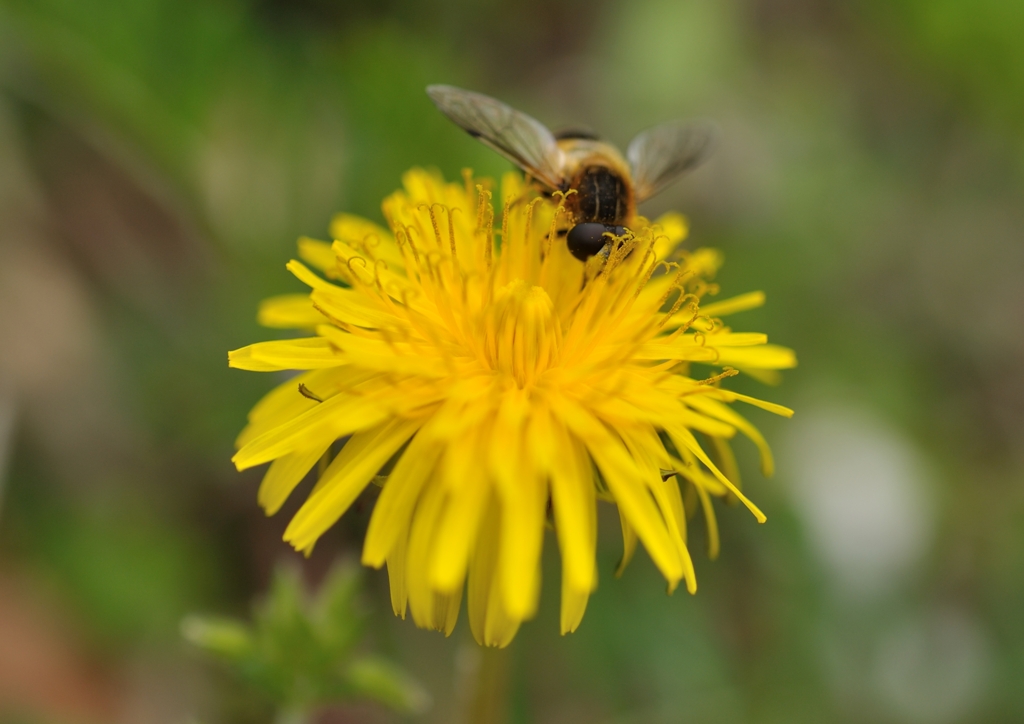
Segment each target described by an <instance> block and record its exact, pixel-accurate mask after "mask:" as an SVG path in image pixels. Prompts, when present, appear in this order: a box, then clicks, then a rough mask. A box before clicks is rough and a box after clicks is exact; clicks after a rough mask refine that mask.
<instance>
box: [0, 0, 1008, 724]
mask: <svg viewBox="0 0 1024 724" xmlns="http://www.w3.org/2000/svg"><path fill="white" fill-rule="evenodd" d="M1021 38H1024V3H1020V2H1018V1H1016V0H975V2H972V3H964V2H958V1H957V0H893V1H890V2H883V1H882V0H855V1H851V2H839V1H838V0H632V1H631V2H629V3H614V2H611V1H610V0H589V1H584V0H560V1H558V2H554V1H553V0H544V1H542V0H522V1H521V2H518V3H511V2H498V1H497V0H482V1H481V0H477V1H474V0H453V1H450V2H445V3H439V2H433V3H431V2H425V3H416V2H412V0H384V1H381V2H372V1H370V0H363V1H361V2H360V1H349V2H342V1H341V0H338V1H332V0H295V1H292V2H289V1H287V0H0V481H2V482H0V721H2V722H70V723H76V722H82V723H89V722H113V723H120V722H124V723H126V724H128V723H130V724H149V723H150V722H153V723H156V722H167V723H171V722H182V723H184V722H192V721H194V722H200V721H203V722H206V721H208V722H220V721H224V722H235V721H237V722H256V721H268V720H269V717H270V716H271V713H270V712H269V711H268V710H267V709H266V708H260V707H259V706H256V705H250V704H251V702H248V703H246V702H247V700H245V698H244V697H242V699H243V700H242V701H240V700H239V697H240V694H239V693H238V691H237V690H236V689H235V688H232V687H233V686H234V685H233V684H232V683H231V682H230V681H228V679H227V677H226V676H225V673H224V672H223V671H222V670H220V669H218V668H217V667H216V666H213V665H211V663H210V662H209V661H208V660H207V659H206V658H205V657H203V656H202V655H200V654H199V653H198V652H196V651H194V650H193V649H191V648H190V647H189V645H188V644H187V643H186V642H185V641H184V640H183V639H182V637H181V634H180V631H179V622H180V621H181V620H182V618H183V617H185V616H186V615H188V614H191V613H193V612H197V611H198V612H211V613H218V614H224V615H233V616H238V617H241V618H246V617H248V616H249V612H250V610H251V609H250V607H251V605H252V601H253V600H254V599H256V598H258V597H259V596H261V595H263V594H264V593H265V591H266V590H267V589H268V587H269V585H270V581H271V577H272V570H273V569H274V566H275V564H276V563H277V562H279V561H281V560H288V561H292V562H293V563H294V564H295V565H300V566H301V567H302V570H303V574H304V576H305V578H306V579H307V580H308V581H309V582H310V584H311V585H313V586H314V587H315V586H316V584H317V583H318V582H319V581H320V580H321V579H322V578H323V577H324V575H325V574H326V572H327V571H328V569H329V568H330V567H331V565H332V564H333V563H334V562H335V561H336V560H337V559H344V558H346V557H347V558H356V557H358V553H359V550H360V541H361V539H362V535H363V533H364V531H365V526H366V522H367V520H368V516H369V512H370V510H371V509H372V503H371V502H370V501H364V502H363V503H362V504H357V506H356V509H354V510H353V511H352V512H350V513H349V514H347V515H346V516H345V518H344V519H343V521H342V523H341V524H340V525H339V526H337V527H336V528H335V529H334V530H333V531H332V532H331V533H330V534H329V535H328V536H326V538H325V539H324V540H323V541H322V542H321V543H320V544H319V545H318V547H317V549H316V552H315V554H314V555H313V556H312V558H311V559H310V560H308V561H302V560H301V558H300V557H299V556H297V555H296V554H294V553H292V552H291V551H290V549H289V548H288V547H287V546H286V545H285V544H284V543H282V542H281V541H280V536H281V533H282V532H283V530H284V527H285V525H286V523H287V521H288V519H289V517H290V515H291V513H292V512H294V510H295V509H296V507H297V506H296V503H295V500H293V501H292V504H291V505H290V507H288V508H286V509H285V510H284V511H283V512H282V513H281V514H279V515H278V516H276V517H274V518H270V519H267V518H265V517H264V516H263V515H262V513H261V512H260V511H259V510H258V509H257V506H256V496H255V491H256V485H257V482H258V480H259V477H260V471H249V472H247V473H244V474H238V473H236V472H235V471H234V469H233V468H232V466H231V465H230V463H229V458H230V455H231V453H232V442H233V439H234V436H235V435H236V434H237V432H238V431H239V429H240V428H241V425H242V424H243V421H244V416H245V413H246V412H247V410H248V409H249V407H250V406H251V405H252V404H253V403H254V402H255V401H256V400H257V399H258V397H259V396H260V395H261V394H262V393H263V392H264V391H266V390H267V389H269V387H270V386H271V384H272V383H273V379H272V378H271V377H270V376H268V375H256V374H252V373H245V372H238V371H232V370H228V368H227V364H226V354H225V353H226V350H228V349H233V348H237V347H240V346H243V345H245V344H248V343H250V342H254V341H257V340H260V339H266V338H269V337H271V336H272V335H273V333H272V332H268V331H267V330H261V329H259V328H258V327H257V326H256V324H255V309H256V305H257V302H258V300H259V299H261V298H262V297H264V296H268V295H270V294H275V293H282V292H287V291H299V290H300V289H301V286H300V285H299V284H298V283H297V282H296V281H295V280H294V279H292V278H291V277H290V275H289V274H288V273H287V272H286V271H285V269H284V263H285V261H287V259H288V258H290V256H291V255H293V249H294V243H295V239H296V237H298V236H299V235H302V234H308V235H312V236H316V237H321V238H322V237H324V236H325V235H326V228H327V224H328V222H329V219H330V217H331V215H332V213H334V212H337V211H341V210H345V211H352V212H356V213H360V214H364V215H367V216H369V217H371V218H379V211H378V204H379V202H380V200H381V199H382V198H383V196H384V195H386V194H387V193H389V192H390V191H391V190H392V189H394V188H395V187H396V186H397V184H398V182H399V177H400V174H401V173H402V171H403V170H405V169H406V168H408V167H410V166H413V165H431V166H437V167H439V168H440V169H441V170H442V171H444V172H445V174H446V175H449V176H450V177H453V178H457V177H458V176H457V174H458V172H459V169H460V168H462V167H464V166H471V167H473V168H474V169H475V170H476V171H477V172H480V173H500V172H501V171H502V170H504V169H505V168H507V164H505V162H503V161H502V160H501V159H500V158H498V157H497V156H496V155H495V154H493V153H492V152H490V151H488V150H487V149H486V148H484V147H483V146H481V145H480V144H478V143H475V142H474V141H473V140H472V139H470V138H469V137H468V136H466V135H465V134H463V133H462V132H460V131H458V130H457V129H455V128H454V126H452V125H451V124H450V123H449V122H448V121H447V120H446V119H444V118H443V117H442V116H441V115H440V114H439V113H438V112H437V111H436V110H435V109H434V108H433V106H432V105H431V103H430V101H429V100H428V98H427V97H426V95H425V94H424V92H423V89H424V86H425V85H427V84H428V83H436V82H444V83H451V84H455V85H461V86H464V87H469V88H473V89H476V90H480V91H483V92H486V93H488V94H491V95H494V96H496V97H498V98H501V99H503V100H505V101H507V102H508V103H510V104H512V105H514V106H516V107H519V108H521V109H523V110H525V111H527V112H529V113H531V114H533V115H534V116H536V117H537V118H539V119H541V120H542V121H544V122H545V123H547V124H548V125H550V126H552V127H557V126H559V125H562V124H571V123H576V124H580V123H582V124H586V125H588V126H590V127H593V128H596V129H599V130H600V131H602V132H603V133H604V134H605V135H606V136H607V137H608V138H609V139H610V140H612V141H614V142H616V143H618V144H620V145H625V143H626V142H628V140H629V138H630V137H631V136H632V135H633V134H634V133H636V132H637V131H639V130H641V129H643V128H645V127H648V126H650V125H653V124H655V123H657V122H660V121H663V120H666V119H669V118H674V117H687V116H702V117H710V118H713V119H715V120H716V121H717V123H718V124H719V126H720V127H721V131H722V134H721V135H722V140H721V144H720V147H719V149H718V151H717V152H716V155H715V156H714V158H713V159H712V160H711V161H710V162H709V163H708V164H706V166H704V167H703V168H701V169H700V170H699V171H697V172H695V173H693V174H692V175H690V176H689V177H687V178H686V179H685V180H684V181H682V182H680V183H678V184H677V185H675V186H673V187H672V188H671V189H670V190H669V191H667V192H666V193H664V194H663V195H661V196H659V197H658V198H657V199H655V200H653V201H652V202H650V205H649V206H648V207H646V208H645V209H643V210H644V211H645V212H646V213H647V214H648V215H654V214H657V213H659V212H660V211H663V210H667V209H679V210H681V211H683V212H684V213H686V214H687V215H689V216H690V218H691V220H692V228H693V233H692V241H691V243H692V244H694V245H713V246H718V247H720V248H722V249H723V250H724V251H725V253H726V259H727V264H726V267H725V269H724V270H723V272H722V274H721V275H720V276H719V281H720V282H721V283H722V286H723V289H724V293H725V294H726V295H731V294H733V293H740V292H744V291H748V290H752V289H763V290H765V291H766V292H767V294H768V305H767V307H766V308H764V309H762V310H758V311H756V312H751V313H748V314H746V315H744V316H742V317H737V318H736V320H735V323H734V326H735V327H736V328H742V329H744V330H750V331H766V332H768V333H769V335H770V337H771V338H772V340H773V341H774V342H778V343H782V344H786V345H789V346H792V347H794V348H796V349H797V351H798V353H799V356H800V361H801V365H800V367H799V368H798V369H797V370H795V371H794V372H792V373H788V374H787V375H786V380H785V382H784V383H783V385H782V386H781V387H778V388H771V389H764V388H761V387H758V386H756V385H754V384H750V385H748V387H749V388H750V389H751V390H755V392H756V394H758V395H760V396H763V397H766V398H768V399H771V400H774V401H777V402H781V403H783V404H786V405H789V406H792V407H794V408H796V410H797V414H796V416H795V417H794V418H793V419H792V420H788V421H787V420H781V421H780V420H776V419H772V418H771V417H770V416H769V415H767V414H757V411H755V412H754V413H752V418H753V419H754V421H755V422H756V423H757V424H759V425H760V426H761V427H762V430H763V431H764V432H765V433H766V435H767V437H768V438H769V440H770V441H771V442H772V443H773V444H774V447H775V449H776V451H777V452H778V457H779V465H778V473H777V475H776V477H775V478H774V479H772V480H769V481H765V480H763V479H760V478H759V476H758V475H757V473H756V466H755V465H754V464H752V462H753V456H752V454H751V452H752V451H750V450H748V449H746V448H741V450H740V453H741V457H743V462H744V463H745V465H744V469H745V470H746V471H748V475H747V477H746V479H745V481H744V482H745V485H746V487H747V489H748V490H749V492H750V494H751V496H752V497H753V498H754V499H755V500H756V501H757V502H758V504H759V505H760V507H761V508H762V509H764V511H765V512H766V513H767V514H768V517H769V520H768V523H767V524H766V525H764V526H758V525H757V524H756V523H755V522H754V520H753V519H752V517H751V516H749V515H748V514H746V512H745V511H743V510H742V509H728V510H725V511H724V512H723V514H722V515H721V516H720V521H721V525H722V529H723V553H722V557H721V558H720V560H718V561H717V562H715V563H710V562H708V561H707V560H706V556H705V555H704V553H705V545H704V543H703V528H702V524H701V523H696V524H695V526H694V531H693V532H692V533H691V540H692V545H693V547H694V549H695V551H696V552H697V573H698V580H699V583H700V590H699V592H698V594H697V595H696V596H695V597H690V596H688V595H686V594H685V593H676V594H675V595H674V596H671V597H669V596H666V595H665V594H664V583H663V581H662V580H661V579H660V577H659V576H658V574H657V573H656V571H655V570H654V568H653V566H652V565H651V564H650V562H649V560H648V559H647V558H646V556H644V555H640V556H638V559H637V561H636V562H634V564H633V565H632V566H631V567H630V569H629V570H628V571H627V572H626V574H625V576H624V577H623V578H622V579H620V580H615V579H614V578H613V577H612V575H611V572H612V570H613V568H614V564H615V562H616V560H617V558H618V555H619V547H620V543H619V540H618V533H617V531H616V525H615V520H614V514H612V517H609V516H608V515H607V514H608V513H609V512H610V511H609V510H605V511H603V513H602V516H603V518H602V526H603V528H602V535H601V544H600V549H599V557H600V561H599V562H600V566H601V569H600V570H601V576H602V579H601V585H600V588H599V589H598V591H597V593H596V595H595V596H594V597H593V598H592V599H591V602H590V606H589V610H588V611H587V614H586V617H585V618H584V621H583V624H582V626H581V628H580V629H579V631H578V632H577V633H575V634H573V635H571V636H569V637H566V638H561V637H559V636H558V630H557V629H558V626H557V607H558V595H557V594H558V585H557V580H558V579H557V575H558V574H557V567H558V557H557V553H556V551H555V550H554V548H555V546H554V545H553V543H554V541H553V538H552V537H550V536H549V538H548V541H547V546H546V553H545V555H546V559H545V592H544V594H543V604H542V610H541V612H540V615H539V616H538V618H537V619H536V620H535V621H533V622H531V623H529V624H527V625H525V626H524V628H523V629H522V631H521V632H520V634H519V636H518V638H517V640H516V641H515V642H514V644H513V646H512V647H511V650H510V658H509V667H510V678H509V683H508V717H507V719H506V721H507V722H509V724H515V723H519V722H541V723H545V722H550V723H552V724H554V723H555V722H558V723H568V724H571V723H575V722H579V723H581V724H582V723H590V722H597V723H601V724H605V723H607V724H612V723H617V724H627V723H630V724H632V723H640V722H655V723H661V722H665V723H670V722H695V723H697V722H699V723H701V724H716V723H719V722H721V723H726V722H750V723H755V722H756V723H765V724H768V723H775V722H778V723H780V724H781V723H783V722H785V723H787V724H788V723H799V722H851V723H852V722H883V723H884V722H908V723H910V724H952V723H954V722H1019V721H1024V686H1022V683H1024V615H1022V614H1024V485H1022V483H1024V333H1022V332H1024V329H1022V327H1024V183H1022V181H1024V43H1022V42H1021ZM730 382H733V381H730ZM740 384H741V385H742V384H743V383H742V381H741V382H740ZM300 493H301V491H300ZM293 497H294V498H296V499H298V498H301V497H302V495H301V494H299V495H296V496H293ZM605 523H607V524H608V525H605ZM363 578H364V582H365V590H364V592H363V599H364V601H363V605H364V607H365V608H366V610H368V611H370V617H369V621H368V623H367V630H366V633H367V641H368V643H367V644H365V645H366V646H368V647H370V648H372V649H373V650H375V651H377V652H379V653H380V654H382V655H384V656H387V657H389V658H390V659H391V660H392V661H395V662H397V663H398V664H400V665H401V666H402V667H404V668H405V669H406V670H407V671H408V672H410V673H411V674H412V676H414V677H415V678H417V679H418V680H419V681H420V682H421V683H422V685H423V686H424V687H425V689H426V690H427V691H429V692H430V695H431V697H432V699H433V707H432V708H431V709H430V710H429V711H428V712H427V713H426V714H424V715H422V716H419V717H411V718H410V717H405V718H403V715H400V714H395V713H391V712H389V711H388V710H386V709H384V708H382V707H379V706H375V705H371V704H365V703H355V704H349V705H345V706H340V707H334V708H332V709H329V710H325V711H323V712H321V713H320V714H319V715H318V718H317V721H319V722H322V723H323V724H327V723H328V722H392V721H406V720H410V721H411V720H415V721H424V722H437V723H441V722H445V723H447V722H458V721H463V719H460V717H462V716H463V714H462V712H464V711H465V710H466V703H465V702H466V698H467V693H466V691H467V687H468V686H469V685H468V684H467V677H468V676H469V674H467V672H468V671H472V669H473V666H474V661H475V660H476V657H478V652H477V651H476V649H475V645H474V644H473V643H472V639H471V637H470V636H469V633H468V631H467V627H466V625H465V618H464V617H463V620H462V621H461V622H460V625H459V627H458V628H457V629H456V631H455V633H454V634H453V635H452V637H451V639H448V640H446V639H444V638H443V637H441V636H440V635H438V634H433V633H427V632H423V631H418V630H416V629H415V628H414V627H413V624H412V622H411V621H406V622H403V621H400V620H397V619H395V618H394V617H393V616H392V614H391V612H390V606H389V602H388V596H387V582H386V575H385V574H384V573H383V572H376V571H368V572H366V575H365V576H364V577H363Z"/></svg>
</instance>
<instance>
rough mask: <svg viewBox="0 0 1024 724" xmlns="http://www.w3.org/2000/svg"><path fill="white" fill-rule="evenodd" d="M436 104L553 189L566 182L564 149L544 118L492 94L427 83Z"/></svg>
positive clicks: (447, 114)
mask: <svg viewBox="0 0 1024 724" xmlns="http://www.w3.org/2000/svg"><path fill="white" fill-rule="evenodd" d="M427 95H429V96H430V98H431V100H433V101H434V104H435V105H437V107H438V108H439V109H440V110H441V112H442V113H444V114H445V115H446V116H448V117H449V118H450V119H452V120H453V121H454V122H455V123H456V124H457V125H458V126H459V127H460V128H462V129H463V130H465V131H466V132H467V133H469V135H471V136H473V137H474V138H478V139H480V140H481V141H483V142H484V143H485V144H487V145H488V146H490V147H491V148H493V149H494V150H495V151H497V152H498V153H500V154H501V155H502V156H504V157H505V158H507V159H508V160H509V161H511V162H512V163H514V164H515V165H517V166H519V168H521V169H523V170H524V171H526V172H527V173H528V174H530V175H531V176H533V177H534V178H536V179H537V180H538V181H541V182H543V183H544V184H546V185H547V186H549V187H550V188H551V189H552V190H555V189H559V188H561V186H562V180H563V179H562V173H561V170H560V169H561V166H562V151H561V149H559V148H558V144H557V143H556V142H555V137H554V136H553V135H551V131H549V130H548V129H547V128H545V127H544V124H542V123H541V122H540V121H538V120H535V119H533V118H531V117H530V116H528V115H526V114H525V113H520V112H519V111H517V110H515V109H514V108H511V107H509V106H507V105H505V104H504V103H502V102H501V101H498V100H495V99H494V98H491V97H490V96H485V95H483V94H481V93H473V92H472V91H467V90H462V89H461V88H455V87H453V86H450V85H431V86H427Z"/></svg>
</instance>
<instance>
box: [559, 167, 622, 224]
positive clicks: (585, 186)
mask: <svg viewBox="0 0 1024 724" xmlns="http://www.w3.org/2000/svg"><path fill="white" fill-rule="evenodd" d="M571 188H573V189H575V190H576V193H575V194H571V195H570V196H569V199H568V203H569V205H570V207H571V209H572V211H573V214H574V217H575V222H576V223H577V224H580V223H584V222H589V221H598V222H601V223H603V224H622V223H625V222H626V221H627V219H628V218H629V216H631V212H632V208H631V207H632V198H631V196H632V192H631V190H630V188H629V185H628V184H627V182H626V181H625V180H624V179H623V178H622V177H621V176H619V175H618V174H617V173H615V171H613V170H612V169H610V168H608V167H607V166H586V167H584V168H583V169H582V170H581V171H580V172H579V173H578V174H576V176H575V177H574V178H573V179H572V183H571Z"/></svg>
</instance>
